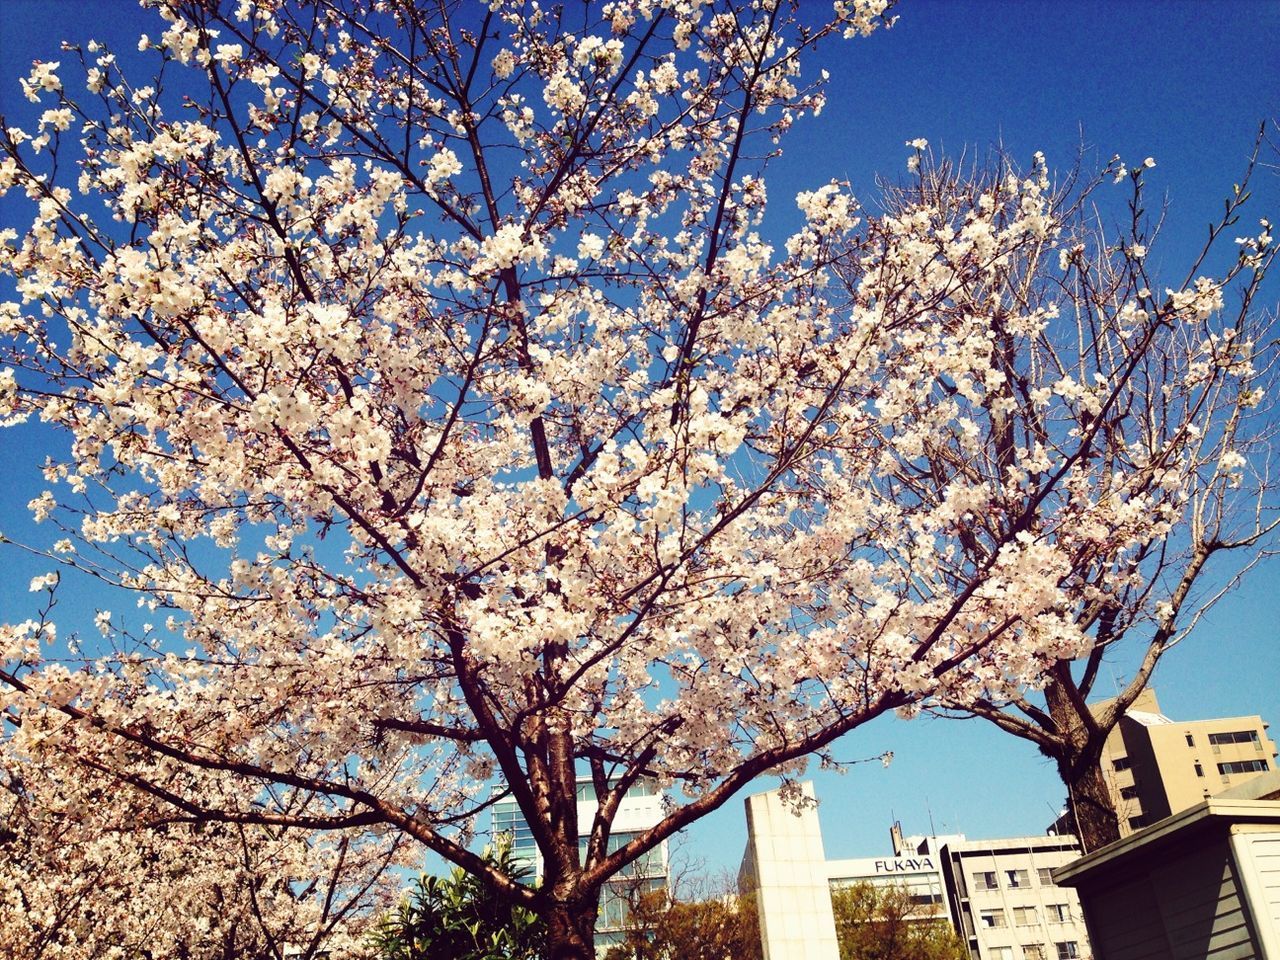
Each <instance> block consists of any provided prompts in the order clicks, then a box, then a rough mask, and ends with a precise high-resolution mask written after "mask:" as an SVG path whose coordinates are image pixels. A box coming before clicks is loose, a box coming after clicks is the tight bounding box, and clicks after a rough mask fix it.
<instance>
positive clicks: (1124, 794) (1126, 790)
mask: <svg viewBox="0 0 1280 960" xmlns="http://www.w3.org/2000/svg"><path fill="white" fill-rule="evenodd" d="M1137 798H1138V788H1137V787H1136V786H1133V787H1121V788H1120V799H1122V800H1136V799H1137Z"/></svg>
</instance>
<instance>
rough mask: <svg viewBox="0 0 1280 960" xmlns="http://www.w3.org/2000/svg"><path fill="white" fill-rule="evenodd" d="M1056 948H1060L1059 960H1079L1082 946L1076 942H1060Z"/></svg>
mask: <svg viewBox="0 0 1280 960" xmlns="http://www.w3.org/2000/svg"><path fill="white" fill-rule="evenodd" d="M1054 946H1055V947H1057V948H1058V960H1079V957H1080V944H1078V943H1076V942H1075V941H1074V940H1060V941H1059V942H1058V943H1055V944H1054Z"/></svg>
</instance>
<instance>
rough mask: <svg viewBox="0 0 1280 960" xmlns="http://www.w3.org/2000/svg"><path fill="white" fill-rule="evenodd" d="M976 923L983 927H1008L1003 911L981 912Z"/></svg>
mask: <svg viewBox="0 0 1280 960" xmlns="http://www.w3.org/2000/svg"><path fill="white" fill-rule="evenodd" d="M978 923H979V924H980V925H981V926H984V927H1007V926H1008V925H1009V921H1008V920H1006V919H1005V915H1004V911H1003V910H983V911H982V912H981V913H979V914H978Z"/></svg>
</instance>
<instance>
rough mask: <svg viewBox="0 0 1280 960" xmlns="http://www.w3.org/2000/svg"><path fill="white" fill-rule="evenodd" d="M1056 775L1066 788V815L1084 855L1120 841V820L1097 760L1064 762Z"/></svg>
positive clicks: (1081, 759)
mask: <svg viewBox="0 0 1280 960" xmlns="http://www.w3.org/2000/svg"><path fill="white" fill-rule="evenodd" d="M1058 772H1059V773H1060V774H1061V776H1062V781H1063V783H1065V784H1066V785H1067V814H1068V817H1069V819H1070V820H1071V821H1072V824H1073V826H1074V830H1073V831H1072V832H1073V833H1075V835H1076V836H1077V837H1079V838H1080V845H1081V846H1082V847H1083V848H1084V852H1085V853H1090V852H1092V851H1094V850H1097V849H1098V848H1099V847H1104V846H1106V845H1107V844H1108V843H1114V842H1115V841H1116V840H1119V839H1120V817H1119V814H1118V813H1117V812H1116V808H1115V799H1114V797H1113V796H1112V795H1111V788H1110V786H1109V785H1108V784H1107V778H1106V776H1105V775H1104V774H1103V772H1102V767H1101V764H1100V761H1099V760H1098V759H1097V758H1093V759H1092V760H1088V759H1085V758H1077V759H1076V761H1075V762H1074V763H1073V762H1072V761H1071V760H1070V759H1066V758H1064V759H1063V760H1060V761H1059V763H1058Z"/></svg>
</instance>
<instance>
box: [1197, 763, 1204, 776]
mask: <svg viewBox="0 0 1280 960" xmlns="http://www.w3.org/2000/svg"><path fill="white" fill-rule="evenodd" d="M1196 776H1197V777H1203V776H1204V767H1202V766H1200V764H1198V763H1197V764H1196Z"/></svg>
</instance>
